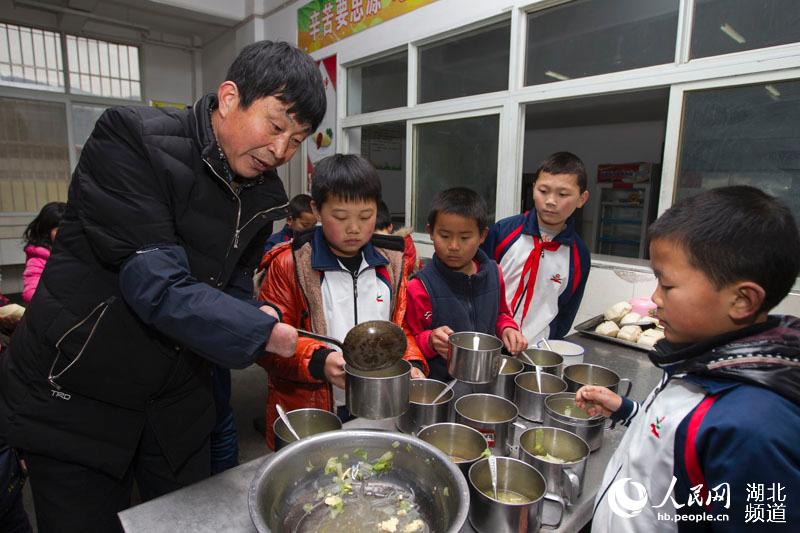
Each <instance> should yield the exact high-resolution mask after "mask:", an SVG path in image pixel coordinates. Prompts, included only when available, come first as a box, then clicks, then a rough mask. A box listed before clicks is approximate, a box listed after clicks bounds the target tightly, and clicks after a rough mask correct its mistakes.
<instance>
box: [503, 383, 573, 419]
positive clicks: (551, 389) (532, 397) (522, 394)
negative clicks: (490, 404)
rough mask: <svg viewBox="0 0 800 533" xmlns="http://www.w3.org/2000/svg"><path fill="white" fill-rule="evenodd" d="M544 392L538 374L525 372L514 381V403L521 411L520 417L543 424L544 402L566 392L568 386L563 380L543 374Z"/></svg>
mask: <svg viewBox="0 0 800 533" xmlns="http://www.w3.org/2000/svg"><path fill="white" fill-rule="evenodd" d="M540 378H541V379H542V390H539V384H538V383H537V381H536V372H523V373H522V374H518V375H517V377H516V379H515V380H514V385H515V391H514V403H515V404H517V409H519V416H521V417H523V418H527V419H528V420H531V421H533V422H541V421H542V418H543V417H544V400H545V398H547V397H548V396H549V395H551V394H555V393H557V392H564V391H565V390H567V384H566V383H565V382H564V380H563V379H561V378H559V377H557V376H554V375H553V374H546V373H544V372H542V374H541V375H540Z"/></svg>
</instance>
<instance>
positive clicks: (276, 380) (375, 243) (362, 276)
mask: <svg viewBox="0 0 800 533" xmlns="http://www.w3.org/2000/svg"><path fill="white" fill-rule="evenodd" d="M404 246H405V244H404V241H403V239H402V238H400V237H394V236H389V235H377V234H376V235H374V236H373V237H372V241H371V242H369V243H368V244H367V245H366V246H365V247H364V248H363V249H362V252H363V259H362V263H361V268H360V270H359V272H358V275H353V274H352V273H351V272H350V271H348V270H347V269H345V268H344V267H343V266H342V265H341V264H340V263H339V261H338V260H337V259H336V256H334V255H333V253H332V252H331V250H330V248H329V247H328V245H327V243H326V242H325V238H324V236H323V233H322V228H321V227H319V226H318V227H316V228H313V229H311V230H308V231H305V232H302V233H299V234H296V235H295V237H294V239H293V240H292V241H291V242H290V243H283V244H279V245H277V246H275V247H274V248H273V249H272V250H270V251H269V252H268V253H267V254H265V255H264V258H263V259H262V261H261V269H263V270H266V274H265V275H264V280H263V282H262V284H261V291H260V297H261V299H265V300H268V301H270V302H275V304H276V305H277V306H278V307H279V308H280V310H281V313H282V320H283V322H285V323H287V324H290V325H292V326H295V327H298V328H302V329H306V330H309V331H313V332H315V333H319V334H321V335H327V336H331V337H334V338H338V339H340V340H344V337H345V335H346V334H347V332H348V331H349V330H350V329H351V328H352V326H353V325H355V324H358V323H360V322H364V321H366V320H377V319H382V320H391V321H392V322H394V323H395V324H397V325H402V324H403V317H404V315H405V312H406V276H405V273H404V253H403V250H404ZM404 329H405V328H404ZM405 332H406V340H407V347H406V352H405V355H404V357H403V358H404V359H406V360H409V361H410V362H412V364H414V365H415V366H417V367H418V368H420V369H421V370H422V371H423V372H425V374H427V373H428V367H427V363H426V362H425V357H424V356H423V355H422V353H421V352H420V351H419V348H418V347H417V343H416V341H415V340H414V337H413V336H412V335H411V334H410V333H409V332H408V331H407V330H405ZM338 350H339V349H338V348H336V351H338ZM331 351H334V350H333V349H331V348H330V347H328V346H327V345H326V344H324V343H322V342H320V341H317V340H314V339H309V338H303V337H301V338H300V339H299V340H298V342H297V351H296V353H295V355H294V357H289V358H283V357H279V356H276V355H273V354H268V355H266V356H264V357H262V358H261V359H259V360H258V363H259V364H260V365H261V366H263V367H264V368H265V369H266V371H267V374H268V376H269V391H268V395H267V443H268V444H269V446H270V447H271V448H274V439H275V436H274V434H273V432H272V424H273V423H274V421H275V419H276V418H277V412H276V409H275V404H277V403H280V404H281V405H282V406H283V408H284V409H286V410H287V411H290V410H292V409H299V408H302V407H316V408H319V409H326V410H329V411H332V410H333V409H334V407H335V405H334V397H333V391H332V387H331V385H330V384H329V383H328V382H327V381H326V380H325V377H324V372H323V369H324V361H325V356H326V355H327V354H328V353H330V352H331Z"/></svg>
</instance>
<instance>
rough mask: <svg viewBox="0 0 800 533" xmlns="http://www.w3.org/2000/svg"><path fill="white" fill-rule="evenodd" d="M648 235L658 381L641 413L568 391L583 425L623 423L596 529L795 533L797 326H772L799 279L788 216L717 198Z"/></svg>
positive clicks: (702, 200)
mask: <svg viewBox="0 0 800 533" xmlns="http://www.w3.org/2000/svg"><path fill="white" fill-rule="evenodd" d="M649 231H650V239H651V242H650V257H651V263H652V266H653V271H654V272H655V274H656V277H657V279H658V285H657V287H656V290H655V292H654V293H653V301H654V302H655V303H656V305H657V306H658V308H657V316H658V318H659V320H660V321H661V324H662V325H663V326H664V332H665V334H666V338H665V339H664V340H662V341H659V343H658V344H656V348H655V351H654V352H651V355H650V359H651V361H652V362H653V363H654V364H655V365H657V366H658V367H659V368H662V369H664V371H665V375H664V378H663V380H662V382H661V384H660V385H659V386H658V387H657V388H656V389H655V390H654V391H653V392H652V393H650V396H649V397H648V398H647V400H645V402H644V404H643V406H642V407H640V406H639V405H638V404H636V403H635V402H632V401H631V400H629V399H627V398H624V399H623V398H620V397H619V396H617V395H616V394H614V393H613V392H611V391H610V390H608V389H604V388H602V387H583V388H581V389H580V390H578V392H577V402H578V404H579V405H581V406H583V407H584V408H586V409H587V410H588V411H589V413H590V414H593V415H595V414H600V413H602V414H605V415H606V416H608V415H611V416H612V418H614V419H616V420H619V421H622V422H623V423H624V424H625V425H628V424H629V425H630V427H629V428H628V430H627V432H626V433H625V436H624V437H623V439H622V442H621V443H620V445H619V448H618V449H617V451H616V452H615V454H614V456H613V457H612V458H611V461H610V462H609V464H608V466H607V467H606V472H605V476H604V479H603V483H602V485H601V488H600V491H599V492H598V497H597V502H596V504H595V505H596V511H595V515H594V519H593V527H592V531H599V532H606V531H608V532H614V533H617V532H625V531H631V532H633V531H725V532H730V531H734V532H736V531H759V530H760V529H764V528H765V526H764V525H763V524H767V526H766V527H767V528H769V530H770V531H774V530H779V531H790V530H793V531H797V524H800V507H798V506H797V501H798V500H797V491H798V490H800V447H798V442H800V320H798V319H797V318H795V317H790V316H776V315H769V314H768V312H769V310H770V309H772V308H773V307H775V306H776V305H777V304H778V303H779V302H780V301H781V300H782V299H783V298H784V297H785V296H786V295H787V294H788V292H789V290H790V289H791V288H792V285H793V284H794V282H795V279H796V278H797V275H798V272H800V235H798V230H797V224H796V222H795V220H794V218H793V217H792V213H791V211H790V210H789V209H788V208H787V207H786V206H784V205H783V204H781V203H780V202H779V201H777V200H776V199H775V198H773V197H771V196H769V195H767V194H765V193H763V192H761V191H760V190H758V189H755V188H753V187H744V186H737V187H723V188H719V189H713V190H711V191H708V192H705V193H702V194H700V195H697V196H694V197H691V198H687V199H685V200H683V201H681V202H679V203H677V204H675V205H674V206H673V207H672V208H670V209H669V210H668V211H667V212H666V213H664V214H663V215H662V216H661V218H659V219H658V220H657V221H656V222H655V223H654V224H653V225H652V226H651V227H650V230H649ZM743 243H746V244H744V245H743ZM626 485H630V486H627V487H626ZM626 494H627V495H633V494H638V496H637V497H634V498H630V497H627V498H626V497H625V495H626ZM787 496H788V497H787ZM758 522H762V524H760V525H756V524H757V523H758ZM781 524H782V525H781ZM759 528H760V529H759ZM781 528H783V529H781Z"/></svg>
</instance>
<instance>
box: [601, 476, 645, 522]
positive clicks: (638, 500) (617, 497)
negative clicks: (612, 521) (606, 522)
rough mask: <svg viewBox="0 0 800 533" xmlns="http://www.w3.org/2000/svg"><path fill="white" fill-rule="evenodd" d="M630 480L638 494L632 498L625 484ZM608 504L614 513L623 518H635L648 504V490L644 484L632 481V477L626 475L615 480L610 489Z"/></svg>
mask: <svg viewBox="0 0 800 533" xmlns="http://www.w3.org/2000/svg"><path fill="white" fill-rule="evenodd" d="M629 481H630V484H631V487H633V490H634V492H636V496H635V497H633V498H631V497H630V496H628V493H627V492H625V485H627V483H628V482H629ZM608 505H609V507H611V510H612V511H613V512H614V514H616V515H618V516H621V517H622V518H633V517H634V516H636V515H638V514H639V513H641V512H642V509H644V507H645V505H647V490H646V489H645V488H644V485H642V484H641V483H638V482H636V481H631V478H629V477H624V478H622V479H619V480H617V481H615V482H614V484H612V485H611V487H610V488H609V489H608Z"/></svg>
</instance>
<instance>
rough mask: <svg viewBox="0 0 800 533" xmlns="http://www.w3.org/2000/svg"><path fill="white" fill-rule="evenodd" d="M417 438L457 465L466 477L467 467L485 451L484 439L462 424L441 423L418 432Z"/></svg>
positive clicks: (478, 433)
mask: <svg viewBox="0 0 800 533" xmlns="http://www.w3.org/2000/svg"><path fill="white" fill-rule="evenodd" d="M417 438H419V439H422V440H424V441H425V442H428V443H430V444H433V445H434V446H436V447H437V448H439V449H440V450H441V451H443V452H444V453H445V454H446V455H447V456H448V457H450V460H451V461H453V462H454V463H455V464H457V465H458V468H460V469H461V472H463V473H464V475H465V476H466V475H467V473H468V472H469V467H471V466H472V464H473V463H474V462H475V461H477V460H478V459H480V458H481V454H483V451H484V450H485V449H486V439H485V438H483V434H481V432H480V431H478V430H477V429H474V428H471V427H469V426H465V425H464V424H453V423H452V422H443V423H441V424H433V425H431V426H428V427H426V428H423V429H422V430H420V432H419V433H417Z"/></svg>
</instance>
